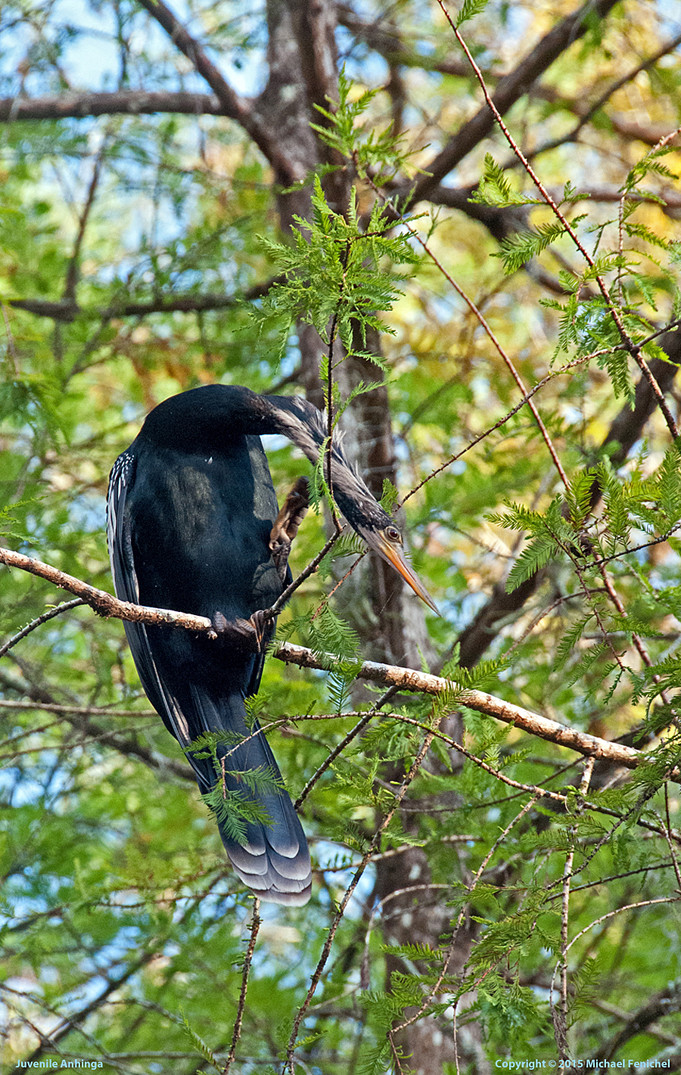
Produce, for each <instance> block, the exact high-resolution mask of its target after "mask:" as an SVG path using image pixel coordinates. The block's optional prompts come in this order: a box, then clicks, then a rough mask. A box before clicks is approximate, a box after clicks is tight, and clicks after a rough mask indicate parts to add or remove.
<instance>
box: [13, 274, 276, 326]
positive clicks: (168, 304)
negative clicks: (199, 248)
mask: <svg viewBox="0 0 681 1075" xmlns="http://www.w3.org/2000/svg"><path fill="white" fill-rule="evenodd" d="M280 279H281V277H278V276H277V277H274V278H273V279H271V280H265V281H263V283H261V284H255V285H254V286H253V287H250V288H249V289H248V290H247V291H244V293H243V294H242V295H239V296H235V295H220V294H211V293H207V294H205V295H197V294H195V293H194V292H191V291H190V292H188V293H185V294H182V293H178V294H173V293H172V292H171V293H169V294H165V295H156V296H155V297H154V298H153V299H147V300H145V301H139V302H121V303H116V302H112V303H110V304H109V306H96V307H92V308H88V307H83V306H79V305H78V303H77V302H72V301H70V300H68V299H61V300H59V301H56V302H54V301H51V300H49V299H9V300H8V303H9V305H10V306H13V307H15V308H16V309H17V310H26V312H27V313H29V314H35V315H36V317H51V318H52V320H53V321H73V320H74V318H76V317H92V318H96V319H97V320H100V319H101V320H105V321H108V320H109V319H110V318H112V317H144V316H145V315H146V314H170V313H201V312H207V311H209V310H228V309H230V308H231V307H232V306H236V305H237V304H238V303H240V302H251V301H252V300H253V299H259V298H262V296H263V295H266V294H267V292H268V291H269V290H270V288H271V287H272V285H273V284H275V283H278V282H279V280H280Z"/></svg>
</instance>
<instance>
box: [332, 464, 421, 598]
mask: <svg viewBox="0 0 681 1075" xmlns="http://www.w3.org/2000/svg"><path fill="white" fill-rule="evenodd" d="M333 491H334V496H335V498H336V501H337V503H338V506H339V508H340V509H341V511H342V512H343V515H344V516H345V518H346V519H347V520H348V522H349V523H350V525H351V527H352V528H353V530H355V531H356V532H357V533H358V534H359V536H360V537H361V538H363V539H364V541H366V543H367V545H368V546H369V548H370V549H371V550H372V551H373V552H375V553H378V555H379V556H380V557H381V559H382V560H385V561H386V563H388V564H390V565H391V567H394V568H395V570H396V571H398V572H399V574H400V575H401V576H402V578H403V579H404V581H405V582H407V583H408V584H409V586H411V588H412V590H413V591H414V593H415V594H417V595H418V596H419V597H420V598H421V600H422V601H425V603H426V604H427V605H428V607H429V608H432V610H433V612H436V613H437V614H438V616H439V615H440V613H439V610H438V608H437V605H436V604H435V602H434V601H433V599H432V597H431V596H430V594H429V593H428V591H427V589H426V588H425V586H424V585H423V583H422V582H421V580H420V578H419V577H418V575H417V574H416V572H415V571H414V569H413V567H412V566H411V564H410V563H409V562H408V560H407V558H406V557H405V555H404V547H403V542H402V534H401V531H400V529H399V527H398V526H397V524H396V523H395V520H394V519H392V518H391V517H390V515H388V513H387V512H386V511H385V510H384V509H383V508H382V507H381V505H380V504H379V503H378V501H377V500H375V499H374V497H373V496H372V495H371V493H370V492H369V490H368V489H367V487H366V485H365V484H364V482H363V481H362V479H361V478H360V477H359V475H358V474H357V473H356V472H355V471H354V470H352V469H350V468H349V467H346V468H341V467H339V466H337V467H336V470H335V478H334V490H333Z"/></svg>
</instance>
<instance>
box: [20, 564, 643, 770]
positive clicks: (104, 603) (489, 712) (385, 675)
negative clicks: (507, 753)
mask: <svg viewBox="0 0 681 1075" xmlns="http://www.w3.org/2000/svg"><path fill="white" fill-rule="evenodd" d="M0 563H4V564H7V565H8V566H9V567H17V568H20V569H21V570H22V571H28V572H30V573H31V574H33V575H37V576H38V577H39V578H43V579H46V580H47V581H48V582H51V583H53V585H55V586H59V587H60V588H61V589H64V590H68V591H70V592H71V593H74V594H76V596H77V597H80V598H82V599H83V601H84V602H85V603H86V604H88V605H90V606H91V608H93V609H94V610H95V611H96V612H97V613H98V614H99V615H102V616H112V617H115V618H116V619H122V620H128V621H130V622H132V623H148V624H152V625H155V626H160V625H163V624H168V625H170V626H173V627H182V628H184V629H186V630H189V631H197V632H201V633H214V628H213V624H212V622H211V620H209V619H208V618H207V617H206V616H194V615H192V614H190V613H188V612H174V611H171V610H170V609H158V608H149V607H147V606H144V605H133V604H131V603H130V602H128V601H119V600H117V598H115V597H112V595H111V594H109V593H107V592H106V591H105V590H98V589H96V588H95V587H94V586H89V585H88V584H87V583H85V582H82V581H81V580H80V579H76V578H74V577H73V575H67V574H66V573H65V572H63V571H59V570H58V569H57V568H55V567H52V566H51V565H50V564H44V563H42V561H40V560H34V559H32V558H31V557H29V556H24V555H23V554H22V553H18V552H13V551H12V550H10V549H3V548H0ZM273 652H274V656H275V657H277V658H278V659H279V660H281V661H284V662H286V663H291V664H297V665H299V666H300V667H301V668H318V669H325V668H329V667H332V665H333V663H334V661H335V658H334V657H333V656H332V655H329V656H328V657H326V659H323V658H320V657H319V656H318V655H316V654H314V653H313V652H312V650H309V649H306V648H304V647H303V646H294V645H292V644H291V643H288V642H282V643H279V645H278V646H276V648H275V649H274V651H273ZM358 678H360V679H368V680H371V681H373V682H378V683H384V684H385V685H386V686H389V687H390V686H396V687H398V688H399V689H400V690H412V691H419V692H421V693H424V694H442V693H443V692H445V691H448V692H451V691H452V690H454V691H456V694H457V702H458V704H460V705H463V706H466V707H467V708H468V709H474V710H476V711H477V712H479V713H484V714H485V715H486V716H490V717H495V718H496V719H497V720H501V721H503V722H504V723H506V724H514V725H515V726H516V727H518V728H522V729H523V730H524V731H527V732H529V733H530V734H532V735H536V736H538V737H539V738H540V739H546V740H548V741H550V742H552V743H556V744H558V745H559V746H564V747H568V748H569V749H570V750H576V751H577V752H578V753H579V754H584V755H586V756H587V757H593V758H604V759H607V760H608V761H612V762H615V763H616V764H618V765H624V766H625V767H626V768H628V769H635V768H636V767H637V766H638V765H639V764H640V763H641V762H642V761H644V760H646V755H645V754H644V753H642V752H641V751H639V750H634V749H633V748H632V747H627V746H622V745H621V744H619V743H611V742H609V741H608V740H606V739H600V738H598V737H597V736H594V735H588V734H587V733H586V732H580V731H578V730H577V729H574V728H568V727H565V726H564V725H562V724H558V723H557V721H553V720H548V719H547V718H546V717H542V716H540V715H539V714H537V713H532V712H530V711H529V710H527V709H524V708H522V707H521V706H516V705H512V704H511V703H510V702H506V701H505V700H504V699H502V698H496V697H494V696H493V695H491V694H486V693H484V692H483V691H477V690H459V688H457V687H456V685H455V684H453V683H452V682H451V681H449V680H446V679H442V678H441V677H439V676H431V675H428V674H426V673H425V672H416V671H414V670H413V669H410V668H400V667H399V666H396V665H388V664H377V663H375V662H373V661H365V662H364V663H363V664H362V665H361V667H360V669H359V672H358Z"/></svg>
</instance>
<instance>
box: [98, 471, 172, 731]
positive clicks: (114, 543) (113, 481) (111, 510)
mask: <svg viewBox="0 0 681 1075" xmlns="http://www.w3.org/2000/svg"><path fill="white" fill-rule="evenodd" d="M134 464H135V460H134V456H133V455H132V454H131V453H130V452H124V453H123V454H122V455H119V457H118V459H117V460H116V462H115V463H114V465H113V469H112V471H111V477H110V478H109V490H108V494H107V502H106V537H107V543H108V546H109V557H110V560H111V573H112V575H113V581H114V590H115V592H116V596H117V597H118V598H120V599H121V600H124V601H132V602H134V603H136V604H139V585H138V581H137V573H136V571H135V566H134V563H133V558H132V549H131V547H130V534H129V533H128V532H127V528H126V522H125V498H126V495H127V492H128V489H129V486H130V483H131V481H132V478H133V476H134V469H135V467H134ZM126 554H127V555H128V556H129V565H128V566H129V570H128V571H127V572H126V571H125V569H124V568H123V567H122V565H121V569H120V570H119V564H117V560H118V561H119V562H120V561H123V563H125V557H126ZM135 631H136V634H137V637H138V639H139V641H140V643H141V646H142V648H143V649H144V651H145V652H144V655H145V659H146V663H147V667H148V669H149V670H150V672H151V673H152V675H153V678H154V681H155V686H156V689H157V691H158V694H159V696H160V698H161V699H162V701H163V704H164V706H165V708H166V711H167V714H168V717H169V718H170V722H171V724H172V725H173V727H174V729H175V733H176V736H177V739H178V740H179V741H180V742H181V743H184V744H185V745H186V744H187V743H189V742H190V736H189V725H188V723H187V718H186V717H185V715H184V713H183V712H182V710H181V709H180V707H179V705H178V704H177V700H176V699H175V698H174V697H173V695H172V694H170V693H169V692H168V690H167V688H166V686H165V684H164V682H163V679H162V678H161V676H160V675H159V671H158V667H157V665H156V661H155V660H154V655H153V652H152V649H151V646H150V645H149V636H148V634H147V630H146V627H145V625H144V624H143V623H138V624H136V625H135Z"/></svg>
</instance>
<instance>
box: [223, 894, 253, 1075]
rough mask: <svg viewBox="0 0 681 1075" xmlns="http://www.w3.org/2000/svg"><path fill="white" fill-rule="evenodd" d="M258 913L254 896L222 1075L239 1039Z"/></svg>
mask: <svg viewBox="0 0 681 1075" xmlns="http://www.w3.org/2000/svg"><path fill="white" fill-rule="evenodd" d="M259 912H260V900H259V899H258V897H257V896H256V897H255V899H254V900H253V918H252V919H251V924H250V926H249V927H248V928H249V929H250V931H251V937H250V940H249V942H248V948H247V949H246V955H245V957H244V966H243V970H242V972H241V990H240V992H239V1006H238V1008H237V1013H236V1019H235V1021H234V1032H233V1034H232V1044H231V1045H230V1049H229V1056H228V1057H227V1063H226V1064H225V1066H224V1068H223V1069H222V1075H229V1069H230V1068H231V1066H232V1064H233V1062H234V1057H235V1055H236V1047H237V1045H238V1044H239V1038H240V1037H241V1026H242V1023H243V1018H244V1009H245V1007H246V992H247V990H248V975H249V973H250V970H251V963H252V962H253V953H254V952H255V943H256V941H257V939H258V931H259V929H260V913H259Z"/></svg>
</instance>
